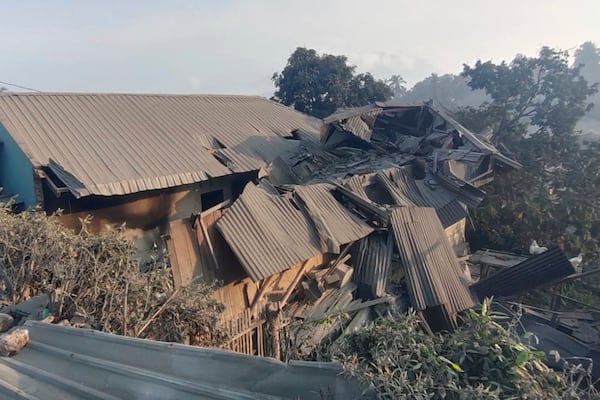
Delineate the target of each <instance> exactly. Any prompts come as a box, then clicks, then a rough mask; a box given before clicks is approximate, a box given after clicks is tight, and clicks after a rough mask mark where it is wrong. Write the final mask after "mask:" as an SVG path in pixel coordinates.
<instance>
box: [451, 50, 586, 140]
mask: <svg viewBox="0 0 600 400" xmlns="http://www.w3.org/2000/svg"><path fill="white" fill-rule="evenodd" d="M568 56H569V55H568V53H567V52H565V51H559V50H554V49H551V48H549V47H544V48H542V49H541V50H540V53H539V56H538V57H526V56H522V55H518V56H517V57H515V59H514V60H513V61H512V62H511V63H510V64H508V63H506V62H502V63H500V64H494V63H492V62H491V61H487V62H481V61H477V63H476V64H475V66H474V67H470V66H468V65H465V66H464V70H463V73H462V76H464V77H466V78H468V79H469V83H468V84H469V86H470V87H471V88H472V89H483V90H485V91H486V93H487V94H488V95H489V96H490V97H491V98H492V100H491V101H490V102H486V103H484V105H483V106H482V107H483V108H484V109H485V110H486V112H487V113H488V114H490V115H493V116H494V117H495V119H496V120H497V126H496V127H495V128H496V135H495V140H496V142H500V141H502V140H504V139H507V138H510V137H515V138H517V139H519V138H522V137H523V136H525V135H526V134H527V133H528V131H527V130H525V129H523V128H524V127H531V128H533V129H534V130H533V134H534V135H539V134H541V135H548V136H561V135H562V136H564V135H571V134H573V132H574V129H575V124H576V123H577V121H578V120H579V119H581V117H583V115H584V114H585V113H586V111H588V110H589V109H590V108H591V107H590V105H589V104H587V103H586V99H587V98H588V96H590V95H592V94H594V93H595V92H596V91H597V85H591V86H590V85H589V84H588V82H587V81H586V80H585V78H584V77H583V76H582V75H581V66H574V67H571V66H570V65H569V59H568Z"/></svg>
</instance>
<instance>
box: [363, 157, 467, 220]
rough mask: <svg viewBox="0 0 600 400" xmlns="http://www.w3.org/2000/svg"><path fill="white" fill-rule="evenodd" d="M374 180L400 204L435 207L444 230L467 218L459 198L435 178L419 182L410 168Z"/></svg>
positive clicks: (392, 171) (381, 174) (386, 172)
mask: <svg viewBox="0 0 600 400" xmlns="http://www.w3.org/2000/svg"><path fill="white" fill-rule="evenodd" d="M375 177H376V180H377V181H378V182H379V183H380V184H381V185H382V186H383V187H384V188H385V189H386V190H387V191H388V193H389V194H390V195H391V196H392V198H393V199H394V201H395V202H396V204H397V205H399V206H417V207H433V208H435V210H436V212H437V214H438V217H439V218H440V221H441V222H442V225H443V226H444V227H445V228H447V227H448V226H450V225H452V224H454V223H456V222H458V221H460V220H461V219H463V218H465V217H466V216H467V210H466V208H465V207H464V206H463V205H462V204H461V203H460V202H459V201H458V199H457V197H458V195H457V194H456V193H453V192H451V191H450V190H448V189H446V188H445V187H443V186H441V185H440V184H439V183H438V182H437V180H436V179H435V178H434V177H429V178H428V179H425V180H423V179H421V180H416V179H414V177H413V175H412V173H411V171H410V169H409V168H390V169H388V170H385V171H380V172H378V173H377V175H376V176H375Z"/></svg>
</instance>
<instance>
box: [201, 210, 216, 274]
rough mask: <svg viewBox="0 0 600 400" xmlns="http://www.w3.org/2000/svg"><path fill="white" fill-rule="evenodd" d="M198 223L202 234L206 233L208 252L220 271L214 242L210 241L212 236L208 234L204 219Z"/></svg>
mask: <svg viewBox="0 0 600 400" xmlns="http://www.w3.org/2000/svg"><path fill="white" fill-rule="evenodd" d="M198 222H199V223H200V227H201V228H202V233H204V239H205V240H206V244H207V245H208V251H209V252H210V255H211V258H212V260H213V262H214V263H215V268H216V269H219V261H218V260H217V256H216V255H215V248H214V247H213V245H212V241H211V240H210V235H209V234H208V229H207V228H206V224H205V223H204V221H203V220H202V217H199V218H198Z"/></svg>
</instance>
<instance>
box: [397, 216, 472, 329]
mask: <svg viewBox="0 0 600 400" xmlns="http://www.w3.org/2000/svg"><path fill="white" fill-rule="evenodd" d="M391 226H392V231H393V233H394V239H395V240H396V245H397V247H398V251H399V253H400V259H401V260H402V264H403V265H404V268H405V269H406V278H407V284H408V291H409V297H410V300H411V303H412V305H413V307H414V308H415V309H417V310H427V309H429V308H434V309H437V308H439V307H440V306H442V310H443V311H444V313H447V314H448V317H449V318H450V319H452V318H454V317H455V316H456V313H458V312H459V311H462V310H465V309H467V308H470V307H473V305H474V302H473V298H472V297H471V293H470V292H469V289H468V287H467V284H466V282H464V281H463V280H462V279H461V276H462V271H461V267H460V265H459V263H458V259H457V258H456V255H455V254H454V251H453V249H452V246H451V245H450V243H449V242H448V239H447V238H446V235H445V233H444V228H443V227H442V224H441V223H440V221H439V219H438V217H437V214H436V212H435V210H434V209H433V208H417V207H400V208H396V209H395V210H394V211H393V212H392V218H391ZM444 313H443V314H444ZM434 314H435V315H436V318H440V317H438V316H437V311H436V312H435V313H434ZM430 315H432V314H430ZM429 322H430V323H432V322H433V323H432V325H439V324H438V323H436V322H439V321H429Z"/></svg>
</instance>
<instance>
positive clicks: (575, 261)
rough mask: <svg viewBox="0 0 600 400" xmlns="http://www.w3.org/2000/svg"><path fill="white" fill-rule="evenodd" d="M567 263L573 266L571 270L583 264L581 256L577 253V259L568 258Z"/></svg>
mask: <svg viewBox="0 0 600 400" xmlns="http://www.w3.org/2000/svg"><path fill="white" fill-rule="evenodd" d="M569 262H570V263H571V265H572V266H573V268H575V269H577V267H579V266H580V265H581V263H582V262H583V254H581V253H579V255H578V256H577V257H573V258H569Z"/></svg>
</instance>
